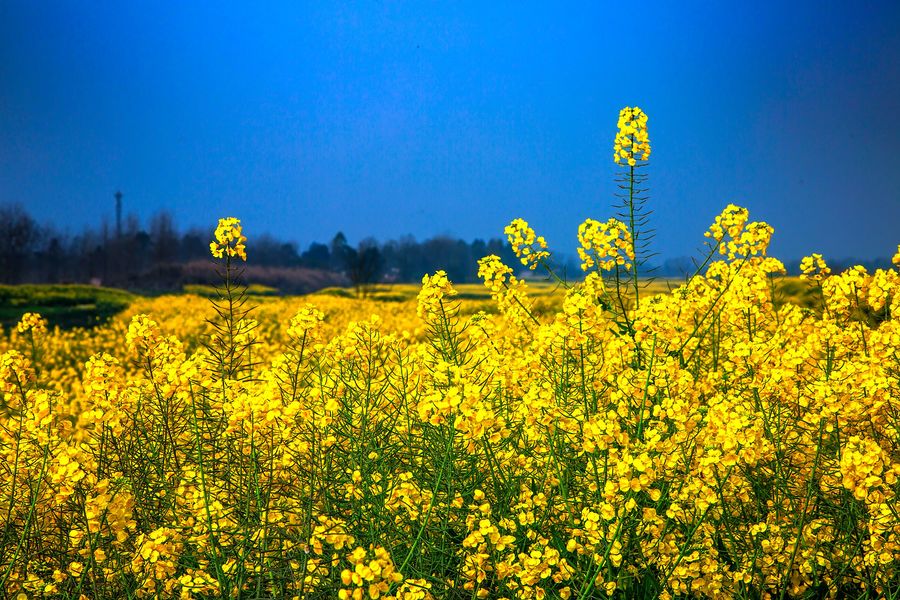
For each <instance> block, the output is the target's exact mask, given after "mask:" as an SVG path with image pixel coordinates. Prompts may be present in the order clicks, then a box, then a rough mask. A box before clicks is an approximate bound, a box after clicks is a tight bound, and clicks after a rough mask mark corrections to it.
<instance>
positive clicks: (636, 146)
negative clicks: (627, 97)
mask: <svg viewBox="0 0 900 600" xmlns="http://www.w3.org/2000/svg"><path fill="white" fill-rule="evenodd" d="M618 127H619V130H618V132H617V133H616V139H615V142H614V143H613V161H615V162H616V163H617V164H620V165H629V166H631V167H633V166H635V165H636V164H637V161H638V160H647V159H649V158H650V135H649V134H648V133H647V115H646V113H644V111H642V110H641V109H640V108H638V107H637V106H635V107H633V108H632V107H630V106H626V107H625V108H623V109H622V110H621V111H619V125H618Z"/></svg>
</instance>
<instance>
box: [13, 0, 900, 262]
mask: <svg viewBox="0 0 900 600" xmlns="http://www.w3.org/2000/svg"><path fill="white" fill-rule="evenodd" d="M257 4H259V5H257ZM626 105H638V106H640V107H642V108H643V109H644V110H645V111H646V112H647V113H648V114H649V116H650V136H651V141H652V143H653V155H652V157H651V166H650V171H649V172H650V184H651V187H652V207H653V209H654V210H655V215H654V224H655V225H656V228H657V230H658V234H657V239H656V247H655V249H656V250H657V251H658V252H660V253H661V254H662V255H663V256H665V257H675V256H682V255H689V254H691V253H692V252H694V250H695V249H696V248H697V247H698V246H699V245H700V244H701V243H702V241H703V238H702V234H703V231H705V229H706V228H707V226H708V225H709V223H710V222H711V221H712V219H713V217H714V216H715V215H716V214H717V213H718V212H719V211H720V210H721V208H722V207H724V206H725V204H727V203H729V202H734V203H737V204H742V205H744V206H747V207H749V208H750V210H751V216H752V217H753V218H755V219H759V220H765V221H767V222H769V223H770V224H771V225H773V226H774V227H775V238H774V242H773V251H774V253H775V254H776V255H778V256H781V257H783V258H785V259H788V258H799V257H800V256H802V255H803V254H807V253H810V252H823V253H825V254H826V256H829V255H830V256H833V257H846V256H857V257H862V258H866V257H874V256H885V255H888V256H889V255H891V254H893V251H894V250H895V249H896V246H897V244H898V243H900V227H897V224H898V223H900V151H898V150H900V114H898V112H900V111H898V107H900V3H897V2H884V3H864V2H846V3H830V2H794V3H781V2H778V3H776V2H753V3H751V2H705V3H701V2H678V3H671V2H648V3H602V2H591V3H574V2H573V3H565V4H561V3H542V4H538V3H530V2H515V3H513V2H509V3H506V2H496V3H494V2H490V3H487V2H468V3H467V2H462V3H437V2H392V3H374V2H373V3H367V2H358V3H345V2H334V3H332V2H289V3H281V4H278V3H245V4H233V3H229V2H190V3H159V2H127V3H112V2H103V1H98V2H90V3H87V2H43V3H36V2H25V1H21V2H15V3H13V2H9V1H7V0H0V203H2V202H18V203H21V204H22V205H24V206H25V207H26V208H27V209H28V210H29V211H30V212H31V213H32V214H33V215H34V216H35V217H37V218H38V219H39V220H41V221H50V222H53V223H55V224H56V225H57V226H60V227H64V228H68V229H69V230H70V231H72V232H73V233H74V232H77V231H78V230H80V228H81V227H82V226H83V225H85V224H96V223H98V222H99V221H100V220H101V219H103V218H107V219H112V217H113V206H114V201H113V192H114V191H115V190H116V189H121V190H122V191H123V192H124V194H125V207H126V212H135V213H137V214H138V215H139V216H140V217H141V218H142V220H144V221H145V222H146V220H147V219H149V217H150V216H151V215H152V214H153V213H154V212H156V211H157V210H159V209H168V210H170V211H172V212H173V213H174V214H175V216H176V219H177V221H178V223H179V224H180V225H181V226H182V227H185V226H188V225H199V226H212V225H213V224H214V223H215V220H216V219H217V218H218V217H220V216H231V215H233V216H237V217H240V218H241V219H242V220H243V221H244V222H245V228H246V230H247V233H248V234H249V235H250V236H253V235H254V234H259V233H261V232H264V231H266V232H270V233H272V234H275V235H277V236H279V237H283V238H288V239H292V240H296V241H298V242H299V243H300V244H301V246H305V245H307V244H308V243H309V242H311V241H314V240H320V241H327V240H329V239H330V238H331V237H332V236H333V235H334V233H335V232H336V231H338V230H342V231H344V232H345V233H346V234H347V236H348V237H349V239H350V240H351V241H355V240H359V239H360V238H362V237H365V236H369V235H372V236H375V237H377V238H379V239H387V238H390V237H398V236H401V235H404V234H407V233H412V234H414V235H416V236H417V237H418V238H420V239H421V238H424V237H428V236H430V235H434V234H439V233H449V234H452V235H455V236H460V237H463V238H466V239H472V238H476V237H480V238H488V237H493V236H498V235H501V234H502V230H503V227H504V225H505V224H506V223H507V222H509V221H510V220H511V219H513V218H516V217H522V218H525V219H527V220H528V221H529V222H531V223H532V225H533V226H534V227H535V228H536V229H537V230H538V231H539V232H540V233H544V234H545V235H546V237H547V238H548V240H549V241H550V242H551V244H552V245H553V246H554V247H556V248H558V249H559V250H561V251H563V252H568V253H572V252H573V251H574V246H575V243H576V239H575V233H576V230H577V226H578V224H579V223H580V222H581V221H582V220H583V219H584V218H586V217H594V218H598V219H605V218H607V217H609V216H611V215H612V210H611V208H610V204H611V202H612V199H613V198H612V194H613V191H614V186H613V176H614V173H615V168H614V165H613V164H612V160H611V156H612V139H613V136H614V134H615V125H616V117H617V114H618V110H619V109H620V108H621V107H623V106H626Z"/></svg>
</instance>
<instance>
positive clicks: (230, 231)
mask: <svg viewBox="0 0 900 600" xmlns="http://www.w3.org/2000/svg"><path fill="white" fill-rule="evenodd" d="M246 243H247V238H246V237H244V234H243V230H242V228H241V221H240V219H236V218H234V217H226V218H224V219H219V225H218V226H217V227H216V232H215V239H214V240H213V241H211V242H210V243H209V251H210V252H211V253H212V255H213V257H215V258H223V257H225V256H228V257H232V258H233V257H238V258H240V259H241V260H244V261H246V260H247V246H246Z"/></svg>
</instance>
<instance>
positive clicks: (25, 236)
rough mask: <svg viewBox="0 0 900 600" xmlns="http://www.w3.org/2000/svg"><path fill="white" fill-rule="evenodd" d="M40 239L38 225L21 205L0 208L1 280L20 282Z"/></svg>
mask: <svg viewBox="0 0 900 600" xmlns="http://www.w3.org/2000/svg"><path fill="white" fill-rule="evenodd" d="M38 237H39V230H38V225H37V223H36V222H35V220H34V219H32V218H31V215H29V214H28V213H27V212H25V209H23V208H22V206H21V205H19V204H12V205H7V206H0V280H2V281H3V282H4V283H19V282H20V280H21V277H22V274H23V272H24V271H25V267H26V261H27V260H28V258H29V257H30V255H31V253H32V252H33V251H34V246H35V244H36V243H37V241H38Z"/></svg>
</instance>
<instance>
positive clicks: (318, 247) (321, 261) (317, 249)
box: [300, 242, 331, 269]
mask: <svg viewBox="0 0 900 600" xmlns="http://www.w3.org/2000/svg"><path fill="white" fill-rule="evenodd" d="M300 260H301V262H302V264H303V266H304V267H308V268H310V269H327V268H328V267H330V266H331V252H330V251H329V250H328V246H326V245H325V244H319V243H316V242H313V243H312V244H310V245H309V248H308V249H307V250H306V252H304V253H303V254H302V255H301V256H300Z"/></svg>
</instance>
